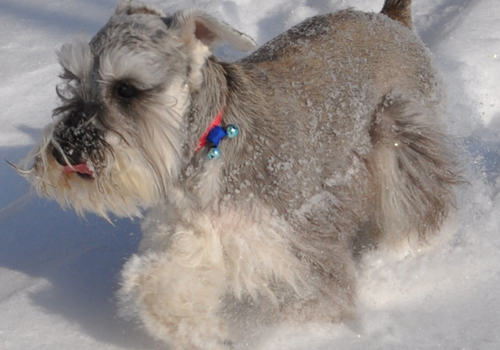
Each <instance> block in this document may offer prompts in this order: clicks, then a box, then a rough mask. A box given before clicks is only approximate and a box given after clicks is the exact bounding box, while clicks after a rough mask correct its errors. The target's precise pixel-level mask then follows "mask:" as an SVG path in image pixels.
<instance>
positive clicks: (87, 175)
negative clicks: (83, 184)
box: [63, 163, 94, 179]
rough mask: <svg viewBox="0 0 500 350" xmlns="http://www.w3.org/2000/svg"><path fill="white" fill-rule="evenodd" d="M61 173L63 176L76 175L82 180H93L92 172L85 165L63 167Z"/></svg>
mask: <svg viewBox="0 0 500 350" xmlns="http://www.w3.org/2000/svg"><path fill="white" fill-rule="evenodd" d="M63 171H64V173H65V174H77V175H78V176H80V177H82V178H84V179H93V178H94V171H93V170H92V169H90V168H89V166H88V165H87V164H86V163H80V164H75V165H65V166H64V169H63Z"/></svg>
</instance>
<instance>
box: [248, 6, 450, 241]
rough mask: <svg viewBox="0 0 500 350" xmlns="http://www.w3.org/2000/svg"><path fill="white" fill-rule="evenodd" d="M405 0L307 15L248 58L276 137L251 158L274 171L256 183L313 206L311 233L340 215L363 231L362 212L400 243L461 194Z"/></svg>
mask: <svg viewBox="0 0 500 350" xmlns="http://www.w3.org/2000/svg"><path fill="white" fill-rule="evenodd" d="M409 5H410V1H396V0H388V1H386V3H385V6H384V10H383V13H384V14H387V16H386V15H383V14H373V13H372V14H367V13H361V12H356V11H352V10H346V11H341V12H338V13H335V14H330V15H323V16H317V17H313V18H310V19H308V20H306V21H305V22H303V23H301V24H299V25H298V26H296V27H294V28H292V29H290V30H289V31H287V32H286V33H284V34H282V35H280V36H278V37H277V38H275V39H274V40H272V41H270V42H269V43H268V44H266V45H265V46H264V47H262V48H261V49H259V50H258V51H256V52H255V53H254V54H252V55H251V56H249V57H247V58H246V59H244V60H243V62H242V63H243V67H244V69H245V70H247V72H248V74H253V75H257V76H256V77H257V78H258V79H255V81H263V82H264V83H263V84H262V86H260V89H259V90H261V91H265V95H266V94H267V95H266V96H263V97H262V98H261V102H259V103H260V104H264V105H265V108H264V111H263V112H262V113H261V116H260V117H259V128H260V129H261V130H265V132H268V133H269V139H270V140H272V142H273V141H274V142H275V144H274V145H273V146H272V147H269V148H268V149H267V150H266V149H265V148H262V149H260V152H261V153H259V156H258V157H256V163H257V164H253V166H255V167H257V168H260V169H262V171H263V172H266V173H268V175H269V176H267V177H266V181H268V179H269V177H271V178H272V177H273V176H274V181H273V182H272V184H271V185H269V184H266V183H264V182H263V183H261V184H260V183H257V184H256V186H259V187H260V189H261V193H263V196H264V197H266V200H268V201H269V202H271V203H272V205H273V207H278V208H280V207H281V208H283V212H284V213H286V215H290V213H293V212H299V213H300V216H304V214H306V215H305V216H307V215H310V217H311V219H310V220H309V221H307V222H303V225H299V226H303V227H302V228H303V230H304V232H308V233H306V235H307V239H308V240H309V242H313V240H312V239H311V234H310V232H309V231H310V227H311V226H310V225H311V224H313V225H314V227H315V230H317V231H319V232H321V236H323V235H324V234H325V233H326V232H328V231H331V230H332V227H331V223H332V222H335V223H336V225H337V228H336V229H334V231H337V232H343V234H345V232H351V234H350V235H349V236H350V237H351V238H352V239H353V240H354V241H356V239H357V238H355V236H356V234H357V233H356V232H358V231H359V230H360V227H359V224H360V222H361V223H362V222H366V223H367V225H368V226H369V227H370V229H371V231H372V236H377V235H379V234H381V233H382V234H383V235H384V237H385V239H386V240H388V241H390V242H391V243H393V244H397V242H400V241H405V240H406V238H407V235H406V234H407V233H410V232H412V233H415V234H416V235H417V236H420V237H422V236H424V235H425V234H426V233H427V232H429V231H433V230H436V229H437V228H438V226H439V224H440V223H441V221H442V219H443V217H444V216H445V215H446V213H447V212H448V210H449V207H450V205H452V203H453V194H452V191H451V184H455V183H456V182H457V177H456V175H455V169H454V167H455V165H454V161H453V157H452V155H451V152H450V151H449V145H448V144H447V141H446V137H445V136H444V131H443V126H442V125H441V123H442V115H443V106H442V100H443V98H442V94H441V90H440V86H439V85H440V84H439V80H438V78H437V77H436V73H435V71H434V70H433V68H432V66H431V60H430V57H429V54H428V51H427V49H426V48H425V47H424V45H423V44H422V42H421V41H420V39H419V38H418V37H417V36H416V35H415V34H414V33H413V32H412V30H411V17H410V10H409ZM388 16H389V18H388ZM259 72H263V73H262V76H258V75H259V74H260V73H259ZM269 96H272V98H269ZM249 99H250V100H251V99H252V98H249ZM269 100H270V101H272V103H267V102H266V101H269ZM276 101H278V102H276ZM250 137H251V136H250ZM304 140H305V141H304ZM253 143H254V144H257V145H258V144H259V142H258V140H253ZM252 152H254V153H255V152H259V149H258V148H256V149H255V148H254V149H253V150H252ZM271 162H272V163H273V164H271ZM259 165H260V167H259ZM304 168H305V169H308V170H309V171H307V172H304V171H302V170H301V169H304ZM249 174H252V172H249ZM251 176H252V177H253V176H254V174H252V175H251ZM240 180H242V179H240ZM267 188H268V189H269V191H268V192H266V189H267ZM276 188H278V189H279V191H280V197H279V198H278V197H276V196H275V195H274V193H276ZM311 198H313V200H311ZM284 200H285V201H284ZM278 201H279V203H278ZM311 201H315V203H312V202H311ZM283 203H285V204H283ZM304 203H308V204H306V205H304ZM334 203H342V206H341V207H338V206H336V205H335V204H334ZM305 207H307V208H308V209H307V210H308V211H310V213H304V208H305ZM324 208H330V209H329V210H327V209H324ZM313 214H314V215H313ZM342 223H344V224H343V225H342ZM379 238H380V237H379ZM318 242H319V243H318V244H319V245H321V244H324V242H323V239H318Z"/></svg>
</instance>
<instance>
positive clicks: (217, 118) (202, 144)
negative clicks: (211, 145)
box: [194, 108, 224, 153]
mask: <svg viewBox="0 0 500 350" xmlns="http://www.w3.org/2000/svg"><path fill="white" fill-rule="evenodd" d="M223 115H224V108H222V109H221V111H220V112H219V114H217V115H216V116H215V118H214V119H213V120H212V122H211V123H210V125H209V126H208V128H207V130H205V132H204V133H203V135H202V136H201V137H200V140H199V141H198V144H197V145H196V148H195V149H194V152H195V153H196V152H199V151H200V150H201V149H202V148H203V147H205V145H206V144H207V136H208V134H209V133H210V131H212V129H213V128H215V127H216V126H220V124H221V122H222V116H223Z"/></svg>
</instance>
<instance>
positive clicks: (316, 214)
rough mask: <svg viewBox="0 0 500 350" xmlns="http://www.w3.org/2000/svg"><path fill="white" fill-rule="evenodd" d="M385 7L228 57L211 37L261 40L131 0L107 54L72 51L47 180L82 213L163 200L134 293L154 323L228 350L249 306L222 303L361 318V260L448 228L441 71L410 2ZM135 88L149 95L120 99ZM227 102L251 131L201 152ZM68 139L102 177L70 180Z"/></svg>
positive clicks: (135, 262) (98, 49)
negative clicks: (230, 321) (414, 22)
mask: <svg viewBox="0 0 500 350" xmlns="http://www.w3.org/2000/svg"><path fill="white" fill-rule="evenodd" d="M383 13H384V14H386V15H387V16H388V17H387V16H384V15H380V14H373V13H361V12H357V11H353V10H346V11H340V12H338V13H335V14H329V15H322V16H316V17H313V18H310V19H307V20H305V21H304V22H302V23H301V24H299V25H297V26H295V27H293V28H292V29H290V30H289V31H287V32H285V33H284V34H282V35H280V36H278V37H277V38H275V39H273V40H271V41H270V42H268V43H267V44H265V45H264V46H263V47H261V48H260V49H258V50H257V51H255V52H254V53H252V54H251V55H250V56H248V57H246V58H244V59H242V60H241V61H238V62H235V63H226V62H221V61H219V60H218V59H217V58H215V57H213V56H211V55H207V56H206V57H205V56H204V55H205V53H207V52H209V51H207V50H208V49H207V48H210V47H211V46H213V45H214V43H216V42H220V41H226V42H230V43H232V44H233V45H234V46H236V47H240V48H249V47H250V45H251V44H252V41H251V39H249V38H248V37H246V36H244V35H243V34H241V33H239V32H237V31H235V30H232V29H231V28H229V27H228V26H227V25H225V24H220V23H218V22H217V21H216V20H215V19H213V18H212V17H209V16H207V15H205V14H203V13H201V12H199V11H190V12H181V13H178V14H175V15H173V16H170V17H163V14H162V13H161V11H158V10H156V9H154V8H151V7H147V6H145V5H142V4H136V3H134V2H130V1H122V3H121V4H120V5H119V7H118V9H117V13H116V15H115V16H113V17H112V18H111V20H110V21H109V22H108V24H107V25H106V26H105V27H104V28H103V29H102V30H101V31H100V32H99V33H98V34H97V35H96V36H95V37H94V38H93V39H92V41H91V43H90V47H87V48H86V47H85V46H83V48H80V49H78V48H77V49H75V48H73V49H70V48H66V49H64V48H63V50H62V51H61V54H60V61H61V64H62V65H63V66H64V68H65V74H64V78H65V80H67V85H66V88H65V89H61V91H60V95H61V98H62V100H63V103H64V104H63V106H62V107H60V108H58V109H57V110H56V112H55V113H56V115H58V116H59V117H60V121H59V122H57V123H56V125H55V126H54V128H53V131H52V133H49V136H48V138H47V141H46V142H45V143H44V144H43V145H42V146H41V147H40V148H39V150H38V151H36V152H35V155H34V159H35V167H34V169H35V172H36V175H37V176H36V177H35V179H34V180H33V181H34V182H35V184H36V186H37V188H39V189H41V190H42V192H44V193H46V194H48V195H50V196H53V197H56V198H57V199H58V200H60V201H63V202H64V201H67V202H69V204H70V205H73V206H74V207H75V208H76V209H77V210H79V211H81V210H94V211H96V212H98V213H100V214H102V215H105V212H107V211H111V212H115V213H117V214H119V215H134V214H136V213H137V210H136V209H135V207H136V206H138V207H153V209H152V213H151V215H150V217H149V218H148V219H146V221H145V225H144V229H145V236H144V240H143V243H142V244H141V251H140V254H139V255H137V256H135V257H134V258H132V259H131V261H130V262H129V263H128V264H127V266H126V268H125V272H124V287H123V290H122V298H123V300H124V301H125V302H126V303H127V304H128V307H130V308H132V309H134V310H135V312H136V313H137V314H138V315H139V318H140V319H141V320H142V322H143V324H144V325H145V327H146V329H148V330H149V331H150V332H151V334H153V335H154V336H156V337H158V338H160V339H162V340H170V341H172V342H173V344H174V345H176V346H177V347H178V348H214V349H216V348H223V347H224V345H223V343H224V339H225V337H226V335H225V333H224V331H223V330H222V328H223V327H222V326H220V325H221V324H222V323H220V319H219V317H223V318H228V317H233V316H234V315H233V316H231V315H230V312H229V311H228V310H230V308H228V307H227V304H225V303H220V304H219V302H221V300H224V301H225V302H228V301H230V300H233V301H234V300H237V301H238V302H241V303H243V301H244V300H247V301H248V300H249V299H252V300H253V302H252V303H254V304H255V303H256V302H257V301H262V302H263V301H265V300H272V301H273V303H274V304H273V305H274V308H272V310H273V311H274V315H275V316H276V315H278V317H272V318H273V319H287V318H294V319H302V320H338V319H340V318H342V317H344V316H346V315H350V314H351V313H352V312H353V305H354V302H355V289H356V283H355V278H354V275H355V272H354V266H355V263H354V259H355V257H356V256H358V255H359V254H361V253H362V251H363V250H364V249H367V248H369V247H374V246H377V245H380V244H382V243H386V244H389V245H397V244H398V242H401V241H406V240H408V239H410V238H411V237H417V238H420V239H425V237H426V236H427V235H428V234H431V233H433V232H435V231H436V230H438V228H439V227H440V224H441V223H442V221H443V219H444V218H445V217H446V215H447V213H448V211H449V210H450V207H451V206H452V205H453V201H454V198H453V191H452V185H454V184H456V183H457V182H459V177H458V176H457V174H456V169H455V161H454V156H453V154H452V152H451V149H450V146H449V144H448V141H447V136H446V132H445V127H444V125H443V118H442V116H443V113H444V109H443V106H442V101H443V96H442V92H441V88H440V84H439V80H438V78H437V77H436V73H435V71H434V70H433V68H432V66H431V60H430V57H429V53H428V52H427V50H426V49H425V47H424V46H423V44H422V43H421V41H420V40H419V39H418V38H417V37H416V35H415V34H414V33H413V32H412V31H411V30H410V29H409V27H411V16H410V1H409V0H408V1H393V0H387V1H386V3H385V5H384V10H383ZM391 18H392V19H391ZM393 19H394V20H395V21H394V20H393ZM122 71H123V72H125V73H124V74H125V75H123V76H121V75H120V72H122ZM75 81H76V83H75ZM124 81H125V82H127V83H130V84H132V85H133V86H135V87H136V88H137V89H138V90H139V92H140V93H139V94H138V95H136V96H134V97H133V98H131V99H125V100H124V99H123V98H119V97H117V95H116V88H115V87H114V86H116V84H118V83H120V82H124ZM174 85H175V86H176V89H177V90H175V89H173V90H172V88H171V87H172V86H174ZM183 87H186V89H188V90H186V91H188V92H187V95H186V97H183V95H182V94H181V91H184V90H183ZM169 89H170V90H169ZM166 91H179V93H178V95H172V96H170V95H166ZM184 105H185V108H184V107H183V106H184ZM181 107H182V108H181ZM221 110H223V111H224V114H223V124H224V125H229V124H234V125H237V126H238V127H239V129H240V135H239V136H238V137H237V138H235V139H233V140H224V141H222V143H221V145H220V149H221V151H222V157H221V158H220V159H218V160H208V159H207V157H206V153H207V150H208V148H207V147H206V148H205V149H203V150H202V151H201V152H196V147H197V144H198V141H199V138H200V136H201V135H202V134H203V132H204V131H205V130H206V129H207V127H208V126H209V124H210V123H211V121H212V119H213V118H214V116H216V115H217V114H218V113H219V112H220V111H221ZM81 134H84V136H83V137H86V138H85V139H84V138H82V136H80V135H81ZM111 134H113V135H115V136H116V137H117V138H118V139H119V140H121V141H116V142H118V143H117V145H115V144H113V143H112V141H110V140H112V139H110V137H109V136H110V135H111ZM89 140H90V141H89ZM54 148H56V149H57V150H58V151H59V152H60V153H61V152H62V153H64V154H63V155H62V156H61V155H60V158H61V159H59V163H61V164H64V162H66V163H72V164H76V163H79V162H87V164H91V165H92V166H93V169H94V171H95V173H94V174H93V178H91V179H83V180H82V179H79V178H78V177H77V176H75V174H69V175H65V176H64V178H63V179H61V178H60V177H57V183H53V182H54V181H53V180H50V179H52V178H53V177H54V176H56V175H53V176H52V175H51V176H52V177H51V176H48V175H47V174H52V173H55V174H59V173H60V172H61V166H60V165H57V164H55V162H54V161H53V158H52V157H51V155H50V154H51V153H53V152H55V151H53V149H54ZM70 150H71V152H70ZM123 150H124V151H123ZM75 152H76V153H75ZM134 152H136V153H134ZM55 153H57V152H55ZM70 153H71V154H70ZM75 154H76V156H75ZM123 154H132V155H137V156H134V157H136V158H134V159H132V161H133V162H135V163H137V164H138V169H139V170H140V171H139V173H138V174H139V175H137V176H139V177H138V178H135V179H131V180H127V181H126V182H125V183H126V184H127V186H129V185H128V184H129V182H130V183H133V184H134V186H136V187H138V188H139V189H137V188H136V187H133V186H132V187H133V189H130V188H129V187H127V188H125V187H123V188H122V187H121V185H120V184H121V183H122V182H120V181H122V180H120V181H118V180H115V176H116V170H114V169H115V168H113V166H114V165H113V164H114V163H115V162H117V161H118V160H120V159H123V157H124V156H123ZM72 157H73V158H72ZM125 157H126V156H125ZM74 159H76V160H74ZM125 159H127V158H125ZM72 160H74V161H73V162H72ZM122 167H123V164H122ZM114 174H115V175H114ZM119 175H120V176H121V175H122V173H119ZM57 176H59V175H57ZM124 176H126V175H124ZM40 179H41V180H40ZM120 179H121V178H120ZM49 180H50V181H49ZM137 181H139V184H137ZM47 182H51V186H52V187H50V186H48V185H47V184H46V183H47ZM68 183H69V187H70V188H71V189H74V188H76V189H77V191H76V194H80V193H90V194H89V195H88V198H90V199H89V200H87V201H83V200H80V198H79V197H78V196H77V195H76V194H74V193H70V192H71V191H70V190H68V189H66V188H64V186H68ZM150 183H151V184H150ZM109 184H111V185H109ZM96 186H97V187H99V191H96V192H92V187H96ZM130 186H131V185H130ZM149 186H151V187H152V188H153V189H154V190H153V192H154V195H153V196H152V198H150V197H148V198H147V200H146V199H145V195H143V194H144V193H150V192H148V191H147V189H148V188H149ZM53 188H56V190H53ZM85 191H86V192H85ZM68 193H69V194H68ZM128 193H132V195H131V196H133V198H132V199H131V200H128V198H127V195H128ZM136 193H139V194H140V195H138V194H136ZM135 196H137V198H136V197H135ZM141 196H142V197H141ZM61 198H62V199H61ZM86 198H87V197H86ZM96 199H97V201H98V202H99V201H101V202H102V203H104V204H102V205H98V206H97V207H96V201H95V200H96ZM92 200H94V202H92ZM231 218H234V220H231ZM233 229H234V231H232V230H233ZM207 237H211V238H210V239H208V238H207ZM200 239H206V241H203V242H205V243H203V244H201V246H198V243H197V242H198V240H200ZM195 248H196V249H195ZM190 249H192V250H193V251H191V250H190ZM247 250H248V252H247ZM245 254H247V255H245ZM259 254H261V255H259ZM252 256H255V260H252ZM259 256H260V258H259ZM205 258H206V260H205ZM186 259H188V261H189V264H188V263H186ZM241 259H247V260H243V261H241ZM267 260H269V261H267ZM283 262H284V263H283ZM280 264H285V265H286V266H281V265H280ZM191 277H192V279H191ZM193 281H195V282H193ZM196 281H197V282H196ZM196 291H197V292H196ZM195 292H196V293H195ZM181 302H182V303H186V305H184V304H183V307H182V308H181V307H180V306H178V303H181ZM191 302H192V305H191V304H190V303H191ZM176 303H177V304H176ZM278 310H279V311H278ZM219 327H220V328H219Z"/></svg>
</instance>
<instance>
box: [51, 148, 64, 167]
mask: <svg viewBox="0 0 500 350" xmlns="http://www.w3.org/2000/svg"><path fill="white" fill-rule="evenodd" d="M52 155H53V156H54V158H55V159H56V160H57V162H58V163H59V164H61V165H66V162H65V161H64V157H63V155H62V153H61V152H60V151H59V150H58V149H57V148H56V147H52Z"/></svg>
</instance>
